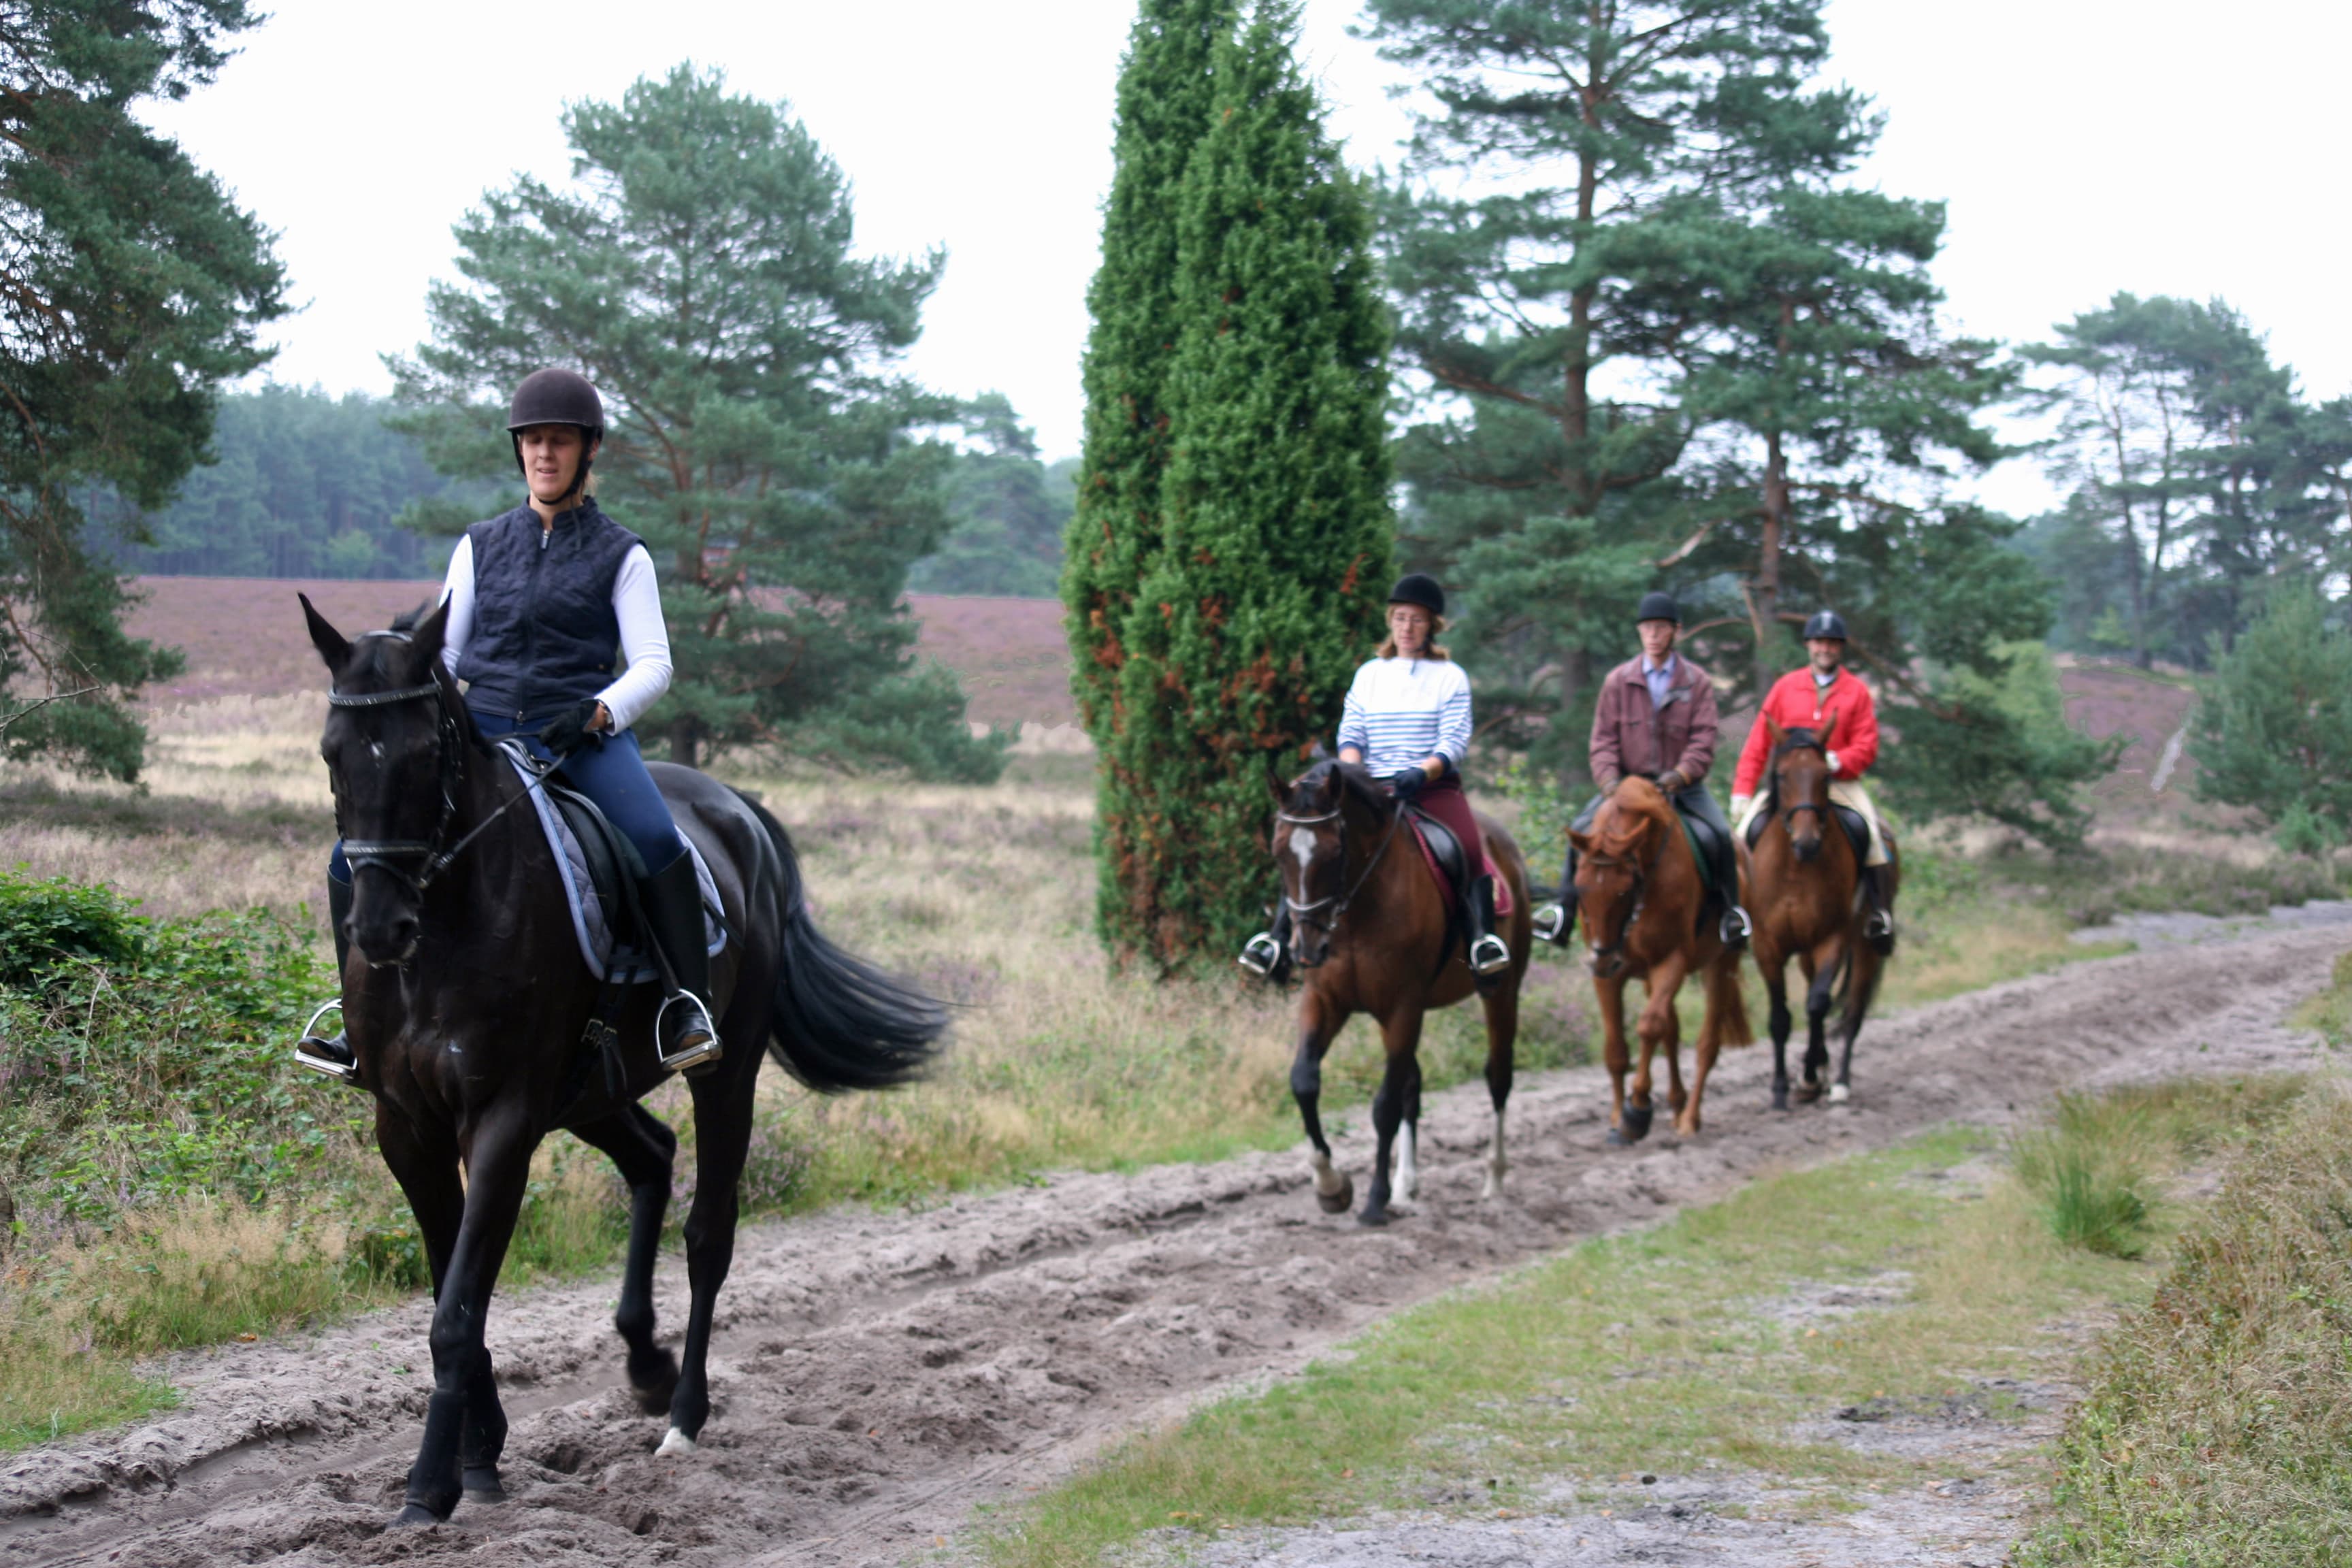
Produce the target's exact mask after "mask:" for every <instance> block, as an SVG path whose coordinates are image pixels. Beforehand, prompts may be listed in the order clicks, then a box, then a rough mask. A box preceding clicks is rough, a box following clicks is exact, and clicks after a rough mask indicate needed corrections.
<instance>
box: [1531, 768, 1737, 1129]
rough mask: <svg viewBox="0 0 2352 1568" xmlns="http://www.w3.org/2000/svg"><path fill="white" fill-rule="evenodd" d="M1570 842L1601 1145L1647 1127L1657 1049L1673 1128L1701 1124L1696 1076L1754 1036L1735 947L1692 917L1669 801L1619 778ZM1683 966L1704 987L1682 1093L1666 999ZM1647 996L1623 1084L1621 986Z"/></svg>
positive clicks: (1638, 781) (1690, 879)
mask: <svg viewBox="0 0 2352 1568" xmlns="http://www.w3.org/2000/svg"><path fill="white" fill-rule="evenodd" d="M1569 837H1570V840H1571V841H1572V842H1573V843H1574V844H1575V845H1576V853H1577V857H1578V859H1577V867H1576V899H1577V906H1578V910H1579V911H1580V914H1581V915H1582V917H1583V921H1584V930H1585V932H1586V940H1587V941H1588V942H1591V945H1592V988H1593V990H1594V992H1595V993H1596V994H1598V995H1599V997H1600V999H1601V1028H1602V1031H1603V1037H1604V1049H1603V1059H1604V1060H1605V1061H1606V1063H1607V1064H1608V1068H1609V1142H1612V1143H1633V1142H1639V1141H1640V1140H1642V1139H1643V1138H1645V1137H1647V1136H1648V1135H1649V1131H1650V1117H1651V1115H1652V1109H1651V1104H1650V1058H1651V1055H1652V1053H1654V1052H1655V1051H1658V1050H1661V1049H1663V1050H1664V1052H1665V1054H1666V1105H1667V1107H1668V1109H1670V1110H1673V1111H1674V1113H1675V1131H1676V1132H1678V1133H1680V1134H1682V1135H1683V1136H1684V1137H1685V1138H1687V1137H1690V1136H1691V1135H1693V1134H1694V1133H1696V1132H1697V1131H1698V1130H1699V1125H1700V1114H1699V1102H1700V1101H1701V1100H1704V1099H1705V1098H1706V1075H1707V1074H1708V1073H1710V1072H1712V1071H1714V1070H1715V1056H1716V1052H1717V1050H1719V1049H1720V1048H1722V1047H1725V1046H1745V1045H1748V1044H1751V1043H1753V1042H1754V1040H1755V1038H1756V1035H1755V1031H1754V1030H1753V1029H1751V1028H1750V1027H1749V1026H1748V1003H1747V1000H1746V999H1745V998H1744V997H1742V996H1741V995H1740V994H1739V953H1738V950H1737V949H1733V948H1727V947H1725V946H1724V945H1723V936H1722V932H1721V931H1719V930H1717V924H1716V922H1715V921H1702V920H1700V919H1699V901H1700V898H1701V895H1702V892H1703V889H1704V886H1705V884H1704V883H1703V882H1702V881H1701V880H1700V876H1699V865H1698V858H1697V857H1696V855H1693V854H1692V853H1691V845H1690V839H1689V837H1687V836H1686V835H1685V833H1684V831H1683V825H1682V818H1681V817H1680V816H1678V815H1677V814H1676V813H1675V808H1674V804H1673V802H1671V801H1669V800H1667V799H1666V797H1665V795H1664V793H1663V792H1661V791H1660V790H1659V788H1658V786H1657V785H1655V784H1652V783H1651V782H1650V781H1649V780H1647V779H1643V778H1626V779H1624V780H1622V781H1621V782H1620V783H1619V784H1618V785H1617V788H1616V791H1615V793H1614V794H1612V795H1611V796H1610V797H1609V798H1608V799H1607V800H1606V801H1604V802H1602V803H1601V810H1600V812H1599V813H1598V814H1597V815H1596V816H1594V817H1593V819H1592V828H1591V831H1590V832H1587V833H1577V832H1574V831H1571V832H1570V834H1569ZM1693 971H1696V972H1697V973H1698V974H1699V975H1700V976H1701V979H1702V981H1703V983H1704V984H1705V987H1706V1015H1705V1016H1703V1017H1702V1018H1701V1019H1700V1022H1699V1026H1698V1049H1697V1052H1696V1056H1697V1058H1698V1059H1697V1062H1696V1071H1695V1074H1694V1076H1693V1078H1692V1079H1691V1087H1690V1092H1689V1093H1688V1094H1687V1095H1685V1093H1684V1092H1683V1068H1682V1048H1681V1047H1682V1020H1681V1018H1680V1016H1678V1015H1677V1014H1676V1013H1675V998H1676V997H1677V996H1678V995H1680V994H1681V992H1682V988H1683V981H1684V979H1685V977H1686V976H1688V975H1689V974H1690V973H1692V972H1693ZM1629 980H1639V981H1641V982H1642V983H1643V988H1644V989H1645V990H1646V991H1648V993H1649V999H1648V1001H1647V1002H1646V1003H1644V1004H1643V1007H1642V1016H1641V1020H1640V1022H1639V1023H1638V1025H1637V1026H1636V1029H1637V1031H1638V1032H1639V1033H1640V1035H1641V1037H1642V1063H1641V1066H1640V1068H1637V1069H1636V1070H1635V1072H1634V1074H1633V1092H1632V1094H1631V1096H1630V1097H1629V1096H1628V1095H1627V1093H1626V1088H1625V1067H1626V1054H1625V983H1626V982H1627V981H1629Z"/></svg>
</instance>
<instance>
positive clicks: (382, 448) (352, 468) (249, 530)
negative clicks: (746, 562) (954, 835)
mask: <svg viewBox="0 0 2352 1568" xmlns="http://www.w3.org/2000/svg"><path fill="white" fill-rule="evenodd" d="M393 412H394V405H392V404H391V403H390V402H389V401H388V400H385V399H383V398H376V397H370V396H368V395H365V394H363V393H351V394H347V395H344V396H341V397H335V396H331V395H328V394H327V393H325V392H323V391H320V390H318V389H316V388H301V387H291V386H279V385H268V386H264V387H262V388H260V389H259V390H258V391H255V392H243V393H232V394H229V395H226V396H225V397H223V398H222V399H221V406H220V416H219V419H218V421H217V423H216V424H215V427H214V435H213V451H214V454H215V461H214V462H213V463H211V464H210V465H208V466H206V467H204V468H197V469H195V470H194V471H193V472H191V473H190V474H189V475H188V477H187V479H185V480H184V481H183V482H182V484H181V486H180V489H179V494H178V495H177V497H176V498H175V499H174V500H173V502H172V504H171V505H170V506H168V507H165V508H164V509H163V510H160V511H153V512H150V513H147V514H146V515H145V516H144V517H143V518H141V517H139V516H137V515H136V514H134V513H133V512H131V510H129V509H128V508H126V507H125V506H123V505H122V503H121V501H120V500H116V499H115V498H113V497H112V496H110V495H106V494H103V493H101V494H98V495H94V496H92V497H90V498H89V515H90V516H91V517H92V518H93V519H94V520H97V521H100V523H101V525H102V526H101V528H100V534H101V536H102V537H105V538H107V539H108V540H109V541H110V546H111V552H112V554H113V556H114V559H115V560H116V561H117V562H118V563H120V565H121V569H122V570H123V571H125V572H130V573H137V574H160V575H168V576H188V577H351V578H415V577H432V576H437V575H438V574H440V571H441V568H442V566H443V564H444V563H446V561H447V559H448V554H449V549H450V546H451V544H452V543H453V542H454V541H453V540H451V539H450V538H448V537H446V536H436V535H430V534H425V533H418V532H414V531H410V530H409V529H407V528H404V527H403V526H402V525H401V521H400V519H401V516H402V514H403V513H404V512H405V511H407V510H409V509H410V508H411V507H412V506H414V505H415V503H418V502H421V501H428V500H440V501H444V502H445V503H446V502H448V501H455V502H457V504H459V505H460V506H466V505H469V504H470V506H471V507H472V508H473V509H474V510H478V511H479V512H480V514H481V515H482V516H485V517H488V516H490V515H492V514H493V513H495V512H497V511H499V510H502V509H504V508H505V507H507V506H509V505H512V504H513V502H514V500H516V499H517V497H518V495H519V490H518V489H517V488H516V487H514V486H502V485H484V484H479V483H465V482H460V481H457V480H452V479H445V478H444V477H442V476H441V475H439V474H436V472H434V470H433V468H432V466H431V465H430V464H429V463H427V462H426V461H425V457H424V455H423V453H422V452H421V451H420V450H419V449H418V447H417V446H416V444H415V442H414V441H412V440H411V439H410V438H409V437H406V436H404V435H403V434H401V433H400V432H399V431H397V430H394V429H393V428H391V427H390V426H387V425H386V424H385V423H384V421H385V418H386V416H389V415H391V414H392V413H393ZM961 435H962V437H963V438H962V440H961V442H960V443H958V457H957V460H956V462H955V464H954V466H953V467H952V468H950V470H949V479H948V485H949V498H948V499H949V509H950V515H951V516H952V517H953V518H954V519H955V529H954V531H953V532H951V533H950V535H949V536H948V539H947V542H946V543H945V544H943V545H942V546H941V547H940V551H939V552H938V553H937V554H934V555H931V556H928V557H926V558H925V559H923V560H921V561H919V562H917V563H915V566H914V568H913V570H912V572H911V573H910V574H908V583H907V586H908V588H909V589H910V590H911V591H913V592H916V593H927V594H989V595H1014V596H1020V597H1030V598H1049V597H1051V596H1052V595H1054V593H1055V589H1056V585H1057V584H1058V583H1059V581H1060V578H1061V570H1062V533H1063V530H1064V529H1065V527H1066V525H1067V524H1068V522H1069V518H1070V512H1071V510H1072V508H1073V505H1074V504H1075V497H1076V489H1075V479H1076V471H1077V460H1076V458H1066V459H1064V460H1063V461H1061V462H1057V463H1055V464H1052V465H1050V466H1049V465H1047V464H1045V463H1044V462H1042V461H1041V460H1039V458H1038V455H1037V445H1036V441H1035V438H1034V437H1033V436H1032V435H1031V434H1030V432H1029V430H1028V429H1027V428H1026V427H1025V426H1023V425H1022V424H1021V423H1020V420H1019V418H1018V416H1016V415H1015V414H1014V412H1013V405H1012V404H1011V403H1010V402H1008V401H1007V400H1006V399H1005V398H1004V397H1003V396H1002V395H997V394H993V393H992V394H987V395H982V396H981V397H978V398H975V399H973V400H972V401H971V403H970V404H969V405H966V407H965V410H964V414H963V418H962V420H961ZM434 510H436V512H438V513H440V514H441V515H446V510H444V509H443V508H436V509H434ZM622 521H624V522H625V521H627V519H625V518H624V519H622ZM142 523H143V525H144V530H145V533H146V538H147V540H148V541H149V542H141V541H140V539H139V538H138V537H137V533H138V530H139V528H140V525H141V524H142Z"/></svg>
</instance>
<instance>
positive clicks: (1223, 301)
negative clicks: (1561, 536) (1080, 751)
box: [1072, 0, 1391, 967]
mask: <svg viewBox="0 0 2352 1568" xmlns="http://www.w3.org/2000/svg"><path fill="white" fill-rule="evenodd" d="M1296 16H1297V12H1296V9H1295V7H1294V6H1293V5H1289V4H1286V3H1280V0H1268V3H1265V4H1261V5H1258V6H1257V7H1256V9H1255V13H1254V15H1253V16H1251V17H1250V19H1249V21H1248V24H1247V26H1245V27H1242V28H1239V29H1237V30H1234V31H1229V32H1226V33H1224V34H1223V35H1222V36H1220V37H1217V38H1216V40H1215V47H1214V48H1213V51H1212V54H1211V58H1210V69H1209V72H1208V77H1209V79H1210V80H1211V82H1212V83H1213V93H1214V96H1213V100H1212V102H1211V106H1210V107H1211V110H1212V112H1210V113H1208V114H1206V115H1204V116H1203V117H1202V126H1203V133H1202V135H1201V136H1200V138H1199V140H1198V142H1197V143H1196V145H1195V146H1194V147H1193V148H1192V151H1191V154H1190V156H1189V158H1187V160H1186V161H1185V163H1184V174H1183V178H1182V181H1181V185H1180V186H1179V189H1178V192H1177V197H1178V199H1177V200H1176V201H1175V202H1174V203H1173V204H1172V211H1173V216H1175V218H1176V231H1175V237H1176V242H1177V244H1176V266H1175V270H1174V277H1173V283H1174V288H1173V290H1172V293H1173V300H1172V306H1173V309H1172V311H1171V319H1172V323H1173V328H1174V330H1173V333H1172V337H1171V340H1170V341H1171V342H1172V346H1173V353H1172V355H1171V359H1170V362H1169V363H1168V364H1167V366H1166V374H1165V376H1164V379H1162V380H1161V381H1160V383H1159V384H1158V387H1157V389H1156V394H1157V402H1156V405H1155V406H1156V409H1157V414H1158V417H1157V420H1156V422H1155V428H1156V433H1157V435H1158V437H1159V438H1158V440H1157V442H1156V443H1155V447H1156V453H1157V456H1158V457H1159V458H1160V460H1161V461H1162V463H1163V468H1162V470H1161V473H1160V486H1159V494H1158V505H1157V507H1156V509H1154V510H1150V511H1149V512H1147V513H1145V514H1143V515H1142V517H1141V518H1140V520H1139V521H1140V524H1141V530H1142V533H1141V537H1140V539H1138V538H1135V537H1132V536H1130V537H1127V538H1118V537H1116V534H1117V530H1116V528H1115V527H1114V529H1113V533H1114V541H1113V546H1112V548H1111V549H1109V550H1106V551H1104V552H1101V557H1100V558H1098V559H1097V561H1095V562H1092V563H1089V567H1088V569H1089V570H1092V571H1099V570H1101V569H1102V565H1103V560H1104V559H1108V558H1113V557H1116V558H1118V559H1122V560H1126V561H1129V562H1131V563H1133V564H1132V565H1131V566H1129V568H1128V570H1129V573H1130V574H1131V575H1130V576H1129V579H1128V581H1129V583H1130V584H1131V588H1130V591H1129V592H1130V595H1131V596H1130V597H1129V600H1128V602H1127V603H1126V604H1124V605H1116V606H1115V607H1113V606H1112V605H1105V606H1104V609H1103V611H1102V612H1100V613H1102V619H1101V621H1100V622H1095V621H1093V620H1092V619H1091V617H1090V618H1089V621H1088V623H1087V625H1088V628H1089V629H1091V628H1092V627H1093V626H1096V625H1100V626H1102V628H1103V629H1104V631H1105V632H1106V633H1107V634H1108V636H1107V637H1105V638H1104V642H1103V646H1105V647H1108V648H1111V649H1115V650H1116V653H1117V662H1116V664H1115V665H1114V666H1113V667H1111V669H1110V672H1109V674H1110V679H1108V680H1107V681H1105V682H1103V685H1104V686H1105V687H1107V688H1108V689H1107V690H1104V691H1102V693H1101V695H1099V696H1098V697H1097V700H1096V706H1095V710H1094V711H1093V712H1092V713H1090V715H1089V717H1090V719H1091V720H1094V721H1096V722H1095V723H1094V724H1093V726H1092V727H1093V729H1094V732H1095V734H1096V738H1097V745H1098V747H1099V748H1100V751H1101V756H1102V810H1101V814H1100V824H1101V826H1100V829H1099V831H1100V834H1101V852H1102V878H1101V883H1100V887H1101V893H1100V918H1101V924H1102V929H1103V932H1104V935H1105V938H1106V940H1107V941H1108V942H1109V944H1110V945H1111V946H1112V947H1113V948H1114V950H1116V951H1119V952H1134V953H1138V954H1140V955H1142V956H1145V957H1147V958H1149V959H1150V961H1151V962H1153V963H1157V964H1159V965H1160V966H1162V967H1169V966H1173V965H1175V964H1178V963H1181V962H1183V961H1185V960H1186V959H1189V958H1191V957H1193V956H1195V955H1197V954H1200V953H1202V952H1222V951H1223V950H1224V949H1225V948H1226V947H1228V946H1229V945H1230V944H1231V943H1233V942H1237V941H1238V939H1239V938H1240V937H1241V936H1242V935H1243V934H1244V933H1245V932H1246V931H1248V930H1249V929H1250V923H1251V922H1252V921H1254V920H1255V918H1256V917H1257V915H1258V910H1257V908H1256V905H1257V903H1258V901H1259V899H1260V897H1261V896H1262V892H1261V890H1262V889H1263V888H1264V886H1265V854H1266V843H1265V831H1264V828H1265V780H1266V776H1267V774H1268V773H1269V772H1271V771H1275V770H1277V769H1294V768H1296V767H1297V765H1299V763H1302V762H1303V761H1304V760H1305V758H1306V756H1307V752H1308V751H1309V750H1310V749H1311V747H1312V745H1313V743H1314V742H1315V741H1316V740H1317V739H1318V738H1321V737H1325V736H1328V734H1329V732H1330V731H1331V728H1332V726H1333V725H1334V724H1335V723H1336V721H1337V720H1338V717H1339V703H1340V700H1341V698H1342V697H1343V696H1344V695H1345V693H1346V690H1347V685H1348V682H1349V679H1350V678H1351V677H1352V676H1353V674H1354V671H1355V668H1356V666H1357V665H1358V664H1359V663H1360V662H1361V661H1362V659H1363V658H1365V657H1366V656H1367V655H1368V654H1369V652H1370V647H1371V645H1372V643H1373V642H1374V641H1375V640H1376V638H1377V635H1378V627H1379V625H1380V616H1381V600H1382V596H1383V595H1384V594H1385V592H1386V589H1387V586H1388V583H1387V579H1388V575H1389V572H1390V557H1391V532H1390V530H1391V524H1390V521H1389V516H1388V502H1387V495H1386V491H1387V481H1388V468H1387V463H1386V458H1385V456H1384V452H1383V431H1382V418H1383V412H1384V407H1385V403H1386V395H1387V378H1386V374H1385V369H1384V358H1385V352H1386V333H1385V323H1384V321H1383V315H1382V310H1381V301H1380V298H1379V294H1378V289H1377V279H1376V278H1375V276H1374V272H1373V268H1372V263H1371V258H1370V214H1369V211H1368V209H1367V207H1366V205H1365V203H1364V201H1363V198H1362V195H1361V194H1360V191H1359V190H1358V188H1357V187H1356V185H1355V184H1354V183H1353V182H1352V181H1351V180H1350V179H1349V176H1348V174H1347V173H1346V171H1345V169H1344V168H1343V166H1342V165H1341V163H1340V160H1339V153H1338V151H1337V149H1336V148H1335V147H1334V146H1333V145H1332V143H1331V142H1330V141H1329V139H1328V137H1327V136H1326V135H1325V134H1324V132H1323V130H1322V126H1321V116H1320V112H1319V109H1318V104H1317V102H1316V100H1315V95H1314V92H1313V90H1312V89H1310V88H1309V87H1308V86H1307V83H1306V82H1305V81H1304V80H1303V79H1302V78H1301V76H1300V74H1299V71H1298V68H1297V63H1296V61H1295V60H1294V58H1293V57H1292V41H1293V36H1294V33H1295V30H1296V25H1297V24H1296ZM1140 54H1141V51H1140V50H1139V57H1140ZM1156 158H1157V161H1158V162H1157V166H1159V167H1162V168H1164V167H1167V166H1168V165H1169V164H1170V163H1172V159H1171V158H1170V157H1168V156H1167V150H1166V149H1160V150H1159V152H1158V153H1157V154H1156ZM1106 268H1107V269H1108V247H1107V254H1106ZM1097 412H1100V410H1097ZM1109 423H1110V424H1111V426H1112V435H1113V436H1114V437H1115V438H1116V437H1123V436H1126V435H1128V434H1129V431H1128V430H1126V429H1123V428H1121V427H1119V426H1118V424H1117V422H1116V421H1111V422H1109ZM1097 427H1099V426H1097ZM1113 449H1114V450H1117V449H1118V448H1117V447H1114V448H1113ZM1093 461H1094V454H1093V453H1092V452H1091V451H1090V452H1089V462H1090V464H1091V463H1092V462H1093ZM1096 516H1097V519H1099V518H1101V517H1102V516H1103V513H1102V512H1100V511H1097V513H1096ZM1086 538H1087V518H1086V516H1085V515H1084V514H1082V515H1081V518H1080V520H1079V522H1078V524H1077V526H1076V531H1074V545H1075V543H1076V542H1077V541H1078V540H1083V539H1086ZM1073 554H1074V556H1075V555H1076V549H1074V551H1073ZM1077 575H1078V569H1077V568H1076V566H1075V564H1074V566H1073V569H1072V578H1073V580H1076V578H1077ZM1074 603H1076V601H1075V600H1074Z"/></svg>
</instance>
